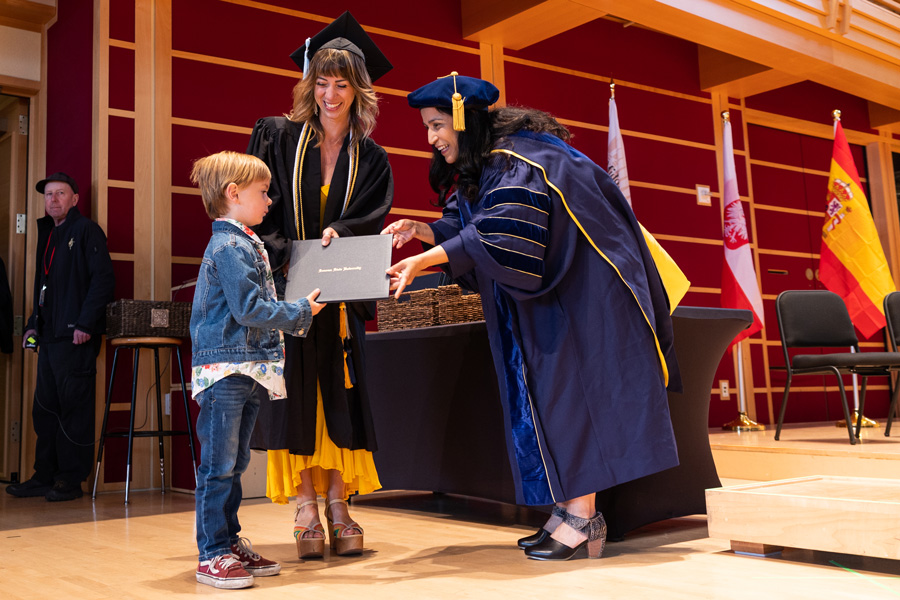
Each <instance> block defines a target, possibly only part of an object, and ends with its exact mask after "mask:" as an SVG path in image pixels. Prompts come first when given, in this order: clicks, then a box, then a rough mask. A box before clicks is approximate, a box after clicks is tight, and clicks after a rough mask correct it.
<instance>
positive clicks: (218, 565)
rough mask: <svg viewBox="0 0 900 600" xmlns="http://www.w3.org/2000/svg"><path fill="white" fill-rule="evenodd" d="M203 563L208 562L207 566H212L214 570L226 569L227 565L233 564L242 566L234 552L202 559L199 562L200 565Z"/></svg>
mask: <svg viewBox="0 0 900 600" xmlns="http://www.w3.org/2000/svg"><path fill="white" fill-rule="evenodd" d="M204 563H207V564H209V566H210V567H212V568H213V570H215V571H227V570H228V567H231V566H233V565H235V564H236V565H238V566H242V565H241V561H240V560H238V557H237V556H235V555H234V554H223V555H222V556H217V557H216V558H213V559H211V560H208V561H203V562H202V563H200V564H201V565H202V564H204Z"/></svg>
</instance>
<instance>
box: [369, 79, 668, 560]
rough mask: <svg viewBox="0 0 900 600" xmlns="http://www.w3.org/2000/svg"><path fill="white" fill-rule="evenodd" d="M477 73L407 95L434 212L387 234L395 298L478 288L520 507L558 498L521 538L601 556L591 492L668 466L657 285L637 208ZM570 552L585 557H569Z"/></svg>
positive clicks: (534, 114)
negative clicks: (431, 288)
mask: <svg viewBox="0 0 900 600" xmlns="http://www.w3.org/2000/svg"><path fill="white" fill-rule="evenodd" d="M498 95H499V94H498V91H497V88H495V87H494V86H493V85H492V84H490V83H488V82H486V81H482V80H480V79H473V78H470V77H462V76H457V75H456V74H455V73H453V74H452V75H450V76H447V77H444V78H440V79H438V80H436V81H434V82H432V83H430V84H428V85H426V86H424V87H422V88H419V89H418V90H416V91H415V92H413V93H412V94H410V95H409V97H408V99H409V104H410V106H412V107H413V108H418V109H420V112H421V117H422V121H423V123H424V124H425V127H426V129H427V131H428V143H429V144H430V145H431V146H432V147H433V149H434V155H433V157H432V162H431V171H430V183H431V186H432V188H433V189H434V190H435V191H436V192H437V193H438V195H439V200H440V201H441V203H442V204H443V205H444V210H443V217H442V218H441V219H440V220H438V221H435V222H434V223H430V224H425V223H421V222H417V221H412V220H409V219H403V220H400V221H396V222H394V223H392V224H391V225H389V226H388V227H386V228H385V229H384V233H391V234H393V235H394V245H395V247H400V246H402V245H404V244H406V243H407V242H409V241H410V240H412V239H413V238H416V239H419V240H421V241H422V242H424V243H425V244H427V245H433V246H434V247H432V248H430V249H429V250H427V251H426V252H424V253H422V254H418V255H416V256H412V257H410V258H407V259H404V260H403V261H401V262H399V263H397V264H395V265H393V266H392V267H391V268H390V269H389V270H388V273H389V274H390V275H391V279H392V283H391V287H392V289H396V290H397V293H398V294H399V292H401V291H402V290H403V288H404V287H405V286H406V285H408V284H409V283H410V282H411V281H412V280H413V278H414V277H415V276H416V275H417V274H418V273H420V272H421V271H422V270H423V269H425V268H427V267H431V266H435V265H443V267H444V268H445V269H446V270H447V271H448V272H449V273H450V275H451V276H452V277H453V278H454V279H455V280H456V281H457V282H459V283H460V284H462V285H463V286H466V287H469V288H471V289H473V290H475V291H477V292H480V294H481V302H482V305H483V308H484V316H485V321H486V322H487V329H488V336H489V340H490V344H491V350H492V353H493V357H494V366H495V369H496V371H497V376H498V379H499V384H500V385H499V388H500V396H501V399H502V402H503V412H504V422H505V424H506V441H507V448H508V454H509V460H510V464H511V467H512V473H513V478H514V480H515V483H516V499H517V502H519V503H520V504H527V505H554V508H553V511H552V513H551V517H550V518H549V520H548V521H547V523H546V524H545V525H544V527H543V528H542V529H540V530H539V531H538V532H537V533H536V534H534V535H532V536H529V537H527V538H523V539H521V540H519V546H520V547H522V548H523V549H524V550H525V554H526V555H527V556H528V557H530V558H534V559H539V560H566V559H569V558H572V557H573V556H576V555H579V554H582V553H584V550H586V551H587V554H588V556H590V557H591V558H599V557H600V555H601V553H602V551H603V546H604V543H605V540H606V523H605V521H604V519H603V515H602V514H600V513H599V512H597V511H596V508H595V493H596V492H598V491H601V490H604V489H606V488H609V487H611V486H614V485H616V484H619V483H623V482H625V481H629V480H632V479H636V478H638V477H643V476H645V475H650V474H652V473H655V472H658V471H662V470H664V469H668V468H670V467H673V466H675V465H677V464H678V455H677V452H676V449H675V440H674V436H673V433H672V426H671V422H670V420H669V412H668V403H667V399H666V385H667V382H669V381H672V382H673V384H676V385H677V382H678V377H677V367H676V366H675V364H674V360H667V357H668V356H674V353H673V352H672V327H671V321H670V318H669V311H668V305H667V300H666V297H665V292H664V290H663V288H662V284H661V282H660V278H659V274H658V272H657V270H656V267H655V266H654V264H653V261H652V259H651V258H650V254H649V251H648V249H647V246H646V244H645V243H644V240H643V236H642V234H641V233H640V228H639V225H638V223H637V221H636V220H635V217H634V214H633V213H632V211H631V209H630V208H629V206H628V204H627V202H626V201H625V199H624V198H623V196H622V194H621V193H620V192H619V190H618V188H617V187H616V186H615V184H614V183H613V182H612V180H611V179H610V178H609V176H608V175H607V174H606V172H605V171H604V170H603V169H601V168H600V167H598V166H597V165H596V164H594V163H593V162H592V161H591V160H590V159H588V158H587V157H586V156H584V155H583V154H581V153H580V152H578V151H577V150H575V149H574V148H572V147H571V146H569V145H568V144H567V143H566V140H568V138H569V132H568V131H567V130H566V129H565V128H564V127H563V126H562V125H560V124H559V123H558V122H557V121H556V120H555V119H553V118H552V117H551V116H550V115H548V114H546V113H543V112H540V111H536V110H530V109H522V108H498V109H495V110H493V111H488V110H487V108H488V106H489V105H491V104H493V103H494V102H496V101H497V98H498ZM579 551H580V552H579Z"/></svg>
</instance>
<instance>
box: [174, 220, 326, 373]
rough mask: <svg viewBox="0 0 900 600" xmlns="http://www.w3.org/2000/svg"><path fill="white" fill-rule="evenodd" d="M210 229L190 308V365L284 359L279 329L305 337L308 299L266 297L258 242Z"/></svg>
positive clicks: (230, 230)
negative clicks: (284, 299)
mask: <svg viewBox="0 0 900 600" xmlns="http://www.w3.org/2000/svg"><path fill="white" fill-rule="evenodd" d="M212 231H213V233H212V238H211V239H210V240H209V244H208V245H207V246H206V252H204V253H203V263H202V264H201V265H200V274H199V275H198V276H197V287H196V289H195V290H194V306H193V309H192V310H191V344H192V345H193V356H192V359H191V364H192V366H195V367H196V366H200V365H208V364H212V363H220V362H251V361H262V360H279V359H282V358H284V351H283V350H282V349H281V344H280V337H279V335H278V330H279V329H280V330H282V331H285V332H287V333H290V334H291V335H295V336H300V337H306V333H307V331H309V326H310V325H311V324H312V310H311V309H310V306H309V301H307V300H306V298H301V299H300V300H299V301H297V302H294V303H291V302H279V301H277V300H276V299H275V297H274V296H272V295H271V294H270V293H269V291H268V288H267V287H266V271H267V268H268V267H267V265H266V262H265V260H263V257H262V256H261V255H260V253H259V252H258V251H257V249H256V246H257V245H258V246H259V247H260V249H261V248H262V244H261V243H260V244H257V243H256V242H254V241H253V240H252V239H251V238H250V236H248V235H247V234H246V233H245V232H243V231H242V230H240V229H238V228H237V227H235V226H234V225H232V224H231V223H227V222H224V221H214V222H213V224H212Z"/></svg>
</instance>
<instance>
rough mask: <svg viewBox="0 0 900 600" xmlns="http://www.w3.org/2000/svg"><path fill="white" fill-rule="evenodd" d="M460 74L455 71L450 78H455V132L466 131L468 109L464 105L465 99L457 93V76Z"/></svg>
mask: <svg viewBox="0 0 900 600" xmlns="http://www.w3.org/2000/svg"><path fill="white" fill-rule="evenodd" d="M457 75H458V73H457V72H456V71H453V72H452V73H450V76H451V77H453V96H452V98H453V129H454V131H465V130H466V107H465V105H464V104H463V103H464V102H465V100H466V99H465V98H463V97H462V94H460V93H459V92H457V91H456V76H457Z"/></svg>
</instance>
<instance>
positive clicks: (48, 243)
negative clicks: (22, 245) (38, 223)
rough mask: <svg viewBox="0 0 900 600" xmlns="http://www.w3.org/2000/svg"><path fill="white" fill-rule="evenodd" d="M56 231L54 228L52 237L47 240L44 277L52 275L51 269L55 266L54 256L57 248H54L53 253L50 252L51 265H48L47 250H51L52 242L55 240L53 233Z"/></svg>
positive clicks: (51, 232)
mask: <svg viewBox="0 0 900 600" xmlns="http://www.w3.org/2000/svg"><path fill="white" fill-rule="evenodd" d="M55 231H56V227H54V228H53V229H52V230H51V231H50V237H48V238H47V247H46V248H44V275H47V274H48V273H50V267H52V266H53V255H54V254H56V246H53V251H51V252H50V264H49V265H48V264H47V250H49V249H50V241H51V240H52V239H53V233H54V232H55Z"/></svg>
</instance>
